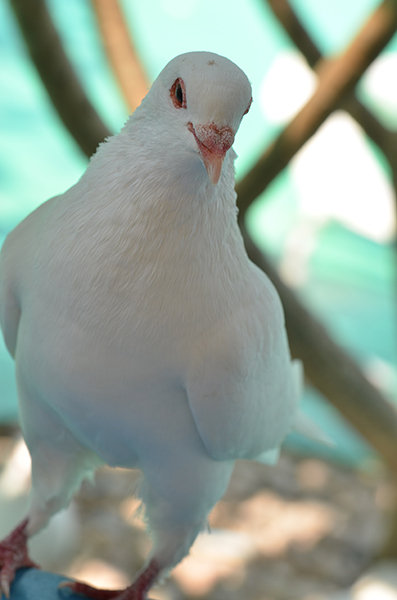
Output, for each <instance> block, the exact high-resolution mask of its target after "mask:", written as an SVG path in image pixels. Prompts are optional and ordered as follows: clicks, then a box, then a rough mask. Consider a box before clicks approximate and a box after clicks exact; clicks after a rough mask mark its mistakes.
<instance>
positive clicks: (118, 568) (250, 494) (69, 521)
mask: <svg viewBox="0 0 397 600" xmlns="http://www.w3.org/2000/svg"><path fill="white" fill-rule="evenodd" d="M15 448H16V441H15V439H14V438H11V437H7V436H3V437H0V464H1V465H3V470H2V472H0V495H1V494H2V493H3V497H1V496H0V500H2V501H3V505H1V506H0V511H1V513H2V515H3V517H4V519H8V520H9V521H10V523H7V529H10V528H11V527H12V526H13V525H14V522H11V520H12V521H14V516H12V517H9V518H8V516H7V515H8V514H9V512H10V511H9V506H8V505H7V503H6V499H5V496H6V495H7V494H6V493H5V492H4V487H5V486H8V487H7V490H8V491H9V488H10V484H9V477H10V475H9V473H8V479H7V481H5V472H6V471H7V470H8V472H10V471H11V472H12V473H13V474H14V478H15V477H17V475H15V473H16V474H18V473H19V472H20V473H21V480H23V481H22V483H21V481H19V484H18V485H19V487H18V485H17V486H16V489H18V490H19V492H18V493H19V495H20V496H26V491H27V483H26V472H25V471H26V469H27V468H28V466H27V467H26V465H25V466H21V459H20V458H19V461H20V462H19V463H16V464H12V465H11V469H10V461H12V460H13V461H14V463H15V460H16V459H15ZM13 452H14V456H13ZM22 462H23V461H22ZM25 462H26V461H25ZM22 472H23V473H24V475H23V476H22ZM137 481H138V478H137V474H136V473H135V472H130V471H126V470H122V469H101V470H100V471H98V473H97V475H96V478H95V482H94V483H87V484H84V486H83V488H82V490H81V491H80V493H79V494H78V496H77V497H76V500H75V501H74V502H73V504H72V506H71V508H70V510H69V511H67V513H65V514H64V515H63V516H62V517H61V518H60V519H59V520H58V521H59V523H58V524H57V525H56V527H52V528H51V527H50V528H48V531H47V532H45V534H43V536H42V539H41V541H40V543H39V544H38V546H40V544H41V549H40V548H39V547H37V550H36V547H34V548H33V550H32V555H33V558H36V556H39V557H40V556H41V555H42V554H43V555H44V556H45V558H44V559H42V562H41V564H42V566H43V567H45V568H47V569H51V570H54V571H58V572H60V573H63V574H65V575H70V576H72V577H76V578H79V579H84V580H86V581H90V582H91V583H94V584H95V585H98V586H104V587H107V586H109V587H119V586H124V585H127V584H128V583H129V582H130V581H131V579H132V577H133V574H134V573H135V572H136V571H137V570H138V569H139V568H140V567H141V566H142V564H143V561H144V558H145V556H146V554H147V552H148V550H149V548H150V540H149V539H148V537H147V535H146V533H145V530H144V526H143V524H142V520H141V518H140V515H139V511H138V508H139V503H138V502H137V501H136V500H135V499H134V497H133V492H134V489H136V486H137ZM7 482H8V483H7ZM2 486H3V489H2ZM394 501H395V498H394V492H393V488H392V485H391V483H390V481H389V480H388V478H387V476H386V474H385V473H384V472H383V470H382V469H381V468H380V467H379V466H376V464H375V463H374V464H373V465H372V467H371V469H367V470H362V471H354V470H350V469H347V468H343V467H341V466H337V465H332V464H330V463H324V462H322V461H320V460H318V459H314V458H301V457H297V456H294V455H291V454H289V453H286V452H284V453H283V455H282V457H281V459H280V462H279V463H278V465H277V466H276V467H265V466H263V465H259V464H256V463H249V462H245V461H242V462H239V463H238V464H237V466H236V469H235V473H234V475H233V478H232V481H231V484H230V486H229V490H228V492H227V494H226V496H225V497H224V499H223V500H222V501H221V502H219V503H218V504H217V506H216V507H215V509H214V510H213V512H212V514H211V515H210V529H211V533H203V534H202V535H201V536H200V537H199V538H198V540H197V541H196V543H195V545H194V546H193V548H192V550H191V553H190V555H189V557H187V558H186V559H185V560H184V561H183V562H182V563H181V564H180V565H179V566H178V567H177V568H176V569H174V571H173V573H172V576H171V577H170V578H169V579H168V580H166V581H165V582H164V583H163V584H162V585H160V586H158V587H156V588H155V589H154V590H153V591H152V593H151V597H152V598H153V599H159V600H171V599H172V600H188V599H189V600H190V599H191V600H193V599H196V600H197V599H201V598H206V599H208V600H226V599H228V600H234V599H236V600H237V599H239V600H241V598H242V597H243V598H244V600H311V598H314V597H315V595H316V594H319V593H322V594H324V593H327V592H333V591H336V590H339V589H341V588H344V587H347V586H349V585H350V584H352V583H353V582H354V581H355V579H356V578H357V577H358V576H359V575H360V574H361V572H362V571H363V570H364V569H365V568H366V567H367V566H368V565H369V564H370V563H371V561H372V560H373V558H374V557H375V556H376V554H377V552H378V551H379V550H380V548H381V547H382V544H383V542H384V541H385V539H386V537H387V532H388V524H389V518H390V513H391V508H392V506H393V503H394ZM12 502H13V504H12V507H15V506H17V505H18V502H19V499H18V498H17V497H15V498H14V500H12ZM4 503H5V504H4ZM10 506H11V505H10ZM7 510H8V512H7ZM10 514H11V513H10ZM54 525H55V523H54ZM3 529H4V525H3ZM46 534H47V536H46ZM54 538H56V539H54ZM59 548H61V549H62V551H61V552H60V551H59ZM43 550H44V552H43ZM45 551H47V553H46V552H45ZM36 553H37V554H36ZM36 560H37V558H36Z"/></svg>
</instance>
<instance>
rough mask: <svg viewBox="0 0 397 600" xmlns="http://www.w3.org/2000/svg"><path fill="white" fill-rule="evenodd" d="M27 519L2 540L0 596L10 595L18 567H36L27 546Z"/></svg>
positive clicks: (0, 544) (0, 548)
mask: <svg viewBox="0 0 397 600" xmlns="http://www.w3.org/2000/svg"><path fill="white" fill-rule="evenodd" d="M27 524H28V520H27V519H25V520H24V521H22V523H20V524H19V525H18V527H16V528H15V529H14V530H13V531H12V532H11V533H10V534H9V535H8V536H7V537H6V538H4V540H2V541H1V542H0V598H1V597H2V596H3V595H4V596H5V597H6V598H9V597H10V586H11V583H12V582H13V580H14V577H15V573H16V571H17V569H20V568H22V567H36V568H38V565H36V564H35V563H34V562H33V561H32V560H31V559H30V557H29V554H28V548H27V539H28V538H27V535H26V526H27Z"/></svg>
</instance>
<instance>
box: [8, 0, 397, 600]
mask: <svg viewBox="0 0 397 600" xmlns="http://www.w3.org/2000/svg"><path fill="white" fill-rule="evenodd" d="M43 6H44V9H45V7H47V10H48V16H49V19H50V23H51V21H52V23H53V25H54V27H55V31H56V35H58V36H59V38H60V39H59V42H60V43H61V44H62V46H63V48H64V50H65V52H66V56H65V57H64V58H65V60H67V61H68V62H69V63H70V65H69V66H70V67H71V72H74V74H75V75H76V76H77V78H78V81H79V85H81V87H82V89H83V92H84V93H85V94H86V96H87V102H89V103H90V104H91V105H92V106H91V108H90V110H91V109H92V111H93V112H94V113H97V116H98V120H99V121H101V123H102V125H103V127H102V129H101V132H102V133H103V132H106V131H109V133H110V132H117V131H118V130H119V129H120V127H121V126H122V125H123V124H124V122H125V120H126V118H127V116H128V114H129V112H130V109H131V107H132V106H133V103H134V102H135V101H136V100H135V99H132V96H133V94H134V90H133V92H131V91H128V90H127V91H126V90H125V88H124V93H123V86H122V85H120V84H122V83H123V78H124V81H125V80H128V78H129V80H130V83H131V80H132V81H133V82H135V83H136V85H135V91H136V92H137V94H138V96H139V94H141V95H142V93H144V90H145V89H146V88H147V86H148V85H150V82H151V81H153V79H154V78H155V77H156V76H157V74H158V73H159V72H160V70H161V69H162V68H163V66H164V65H165V64H166V63H167V62H168V61H169V60H170V59H171V58H173V57H174V56H175V55H177V54H179V53H182V52H187V51H190V50H209V51H213V52H217V53H219V54H222V55H224V56H227V57H228V58H230V59H231V60H233V61H234V62H236V63H237V64H238V65H239V66H240V67H241V68H242V69H243V70H244V71H245V72H246V73H247V75H248V77H249V79H250V80H251V83H252V86H253V100H254V101H253V104H252V108H251V110H250V112H249V114H248V115H247V116H246V118H245V119H244V122H243V124H242V126H241V129H240V131H239V133H238V136H237V140H236V143H235V150H236V151H237V154H238V159H237V162H236V176H237V181H238V184H237V191H238V194H239V202H241V206H240V212H241V214H242V217H243V219H242V221H243V229H244V235H245V237H246V240H248V242H249V244H252V245H253V247H254V248H255V252H256V253H259V256H260V257H261V258H260V260H262V258H264V260H265V259H266V261H269V263H270V265H271V268H272V269H275V273H276V277H277V278H280V280H281V281H282V282H283V283H281V285H284V286H286V287H285V289H286V290H287V291H286V292H285V293H286V294H287V295H286V296H285V298H286V300H285V306H286V312H287V323H288V325H291V330H290V337H291V346H292V350H293V353H294V354H297V355H299V356H300V357H301V358H302V359H303V360H304V362H305V370H306V372H307V374H308V376H309V378H308V382H307V387H306V390H305V395H304V398H303V408H304V411H305V412H306V413H307V414H308V415H309V416H310V417H311V418H312V420H313V421H314V422H315V423H317V424H318V425H319V426H320V427H321V429H322V430H323V431H324V432H325V433H326V434H327V435H328V436H329V437H330V438H331V439H332V440H333V441H334V445H333V446H331V447H328V446H325V445H322V444H319V443H317V442H313V441H309V440H307V439H304V438H302V437H299V436H296V435H295V436H291V437H290V439H288V440H287V443H286V445H285V451H284V452H283V455H282V458H281V462H280V464H279V465H278V466H277V467H276V468H275V469H270V468H266V467H263V466H260V465H255V464H248V463H247V464H246V463H241V464H239V465H238V468H237V469H236V473H235V476H234V478H233V481H232V484H231V487H230V490H229V492H228V494H227V496H226V499H225V500H224V501H222V502H221V503H220V504H219V505H218V506H217V507H216V508H215V510H214V514H213V515H212V516H211V527H212V530H213V531H212V534H211V535H210V536H209V535H206V534H203V536H201V537H200V539H199V540H198V541H197V542H196V544H195V546H194V548H193V550H192V553H191V556H190V557H189V558H187V559H186V560H185V561H184V562H183V563H182V564H181V565H180V566H179V567H178V568H177V569H176V570H175V572H174V574H173V577H172V579H171V580H170V581H169V582H168V583H166V584H165V585H164V586H163V587H161V588H159V589H158V592H157V596H156V594H155V593H153V597H158V598H190V597H191V598H204V597H206V598H226V597H228V598H230V597H236V598H237V596H239V597H241V595H244V596H245V597H246V598H253V599H254V598H255V599H261V600H267V599H269V600H270V599H271V600H283V599H291V600H293V599H298V598H299V599H301V600H302V599H305V600H315V599H316V598H317V599H318V600H320V599H325V598H337V597H338V598H341V596H336V595H335V594H339V593H340V590H341V589H345V588H349V587H350V586H352V585H356V587H355V588H354V589H353V591H351V592H349V593H351V594H353V595H351V596H346V598H348V597H349V598H357V599H359V598H360V599H361V598H364V596H363V595H362V596H360V594H362V593H364V592H362V589H364V588H362V587H360V585H361V583H360V584H357V583H355V582H356V581H357V580H358V579H359V578H360V576H361V574H362V573H363V572H365V570H366V569H367V568H368V566H369V565H371V567H370V568H371V569H372V568H374V569H375V570H376V569H378V568H380V569H381V571H382V569H383V566H384V564H385V562H384V561H385V560H386V558H387V561H388V562H387V564H389V561H393V560H395V558H396V553H397V524H396V523H397V519H396V516H395V515H396V510H395V509H396V506H397V505H396V493H395V483H394V478H395V474H396V470H397V443H396V441H397V438H396V437H395V434H396V432H397V428H396V424H395V423H396V419H397V416H396V415H397V413H396V411H395V405H396V401H397V400H396V399H397V370H396V356H397V345H396V322H395V318H396V285H395V281H396V279H395V274H396V248H395V239H396V219H395V209H396V185H397V85H396V80H397V79H396V77H397V36H395V35H394V32H395V30H396V18H397V17H396V12H397V9H396V8H395V2H394V0H393V1H392V2H390V1H389V0H386V1H385V2H383V3H382V2H379V1H378V0H351V1H350V2H348V3H347V2H345V1H342V0H334V1H333V2H332V3H331V2H325V1H318V0H290V1H289V2H287V1H286V0H271V1H269V2H267V1H266V0H245V1H244V2H243V1H240V0H236V1H233V2H230V0H228V1H227V0H218V1H217V2H214V1H213V0H212V1H210V0H185V1H184V2H178V1H177V0H146V2H138V1H137V0H124V1H122V2H121V1H120V2H118V3H117V2H115V1H114V0H102V2H101V1H99V0H98V1H96V0H93V2H90V0H68V1H67V2H66V1H65V0H47V2H46V3H44V2H42V1H41V0H40V1H39V0H36V1H35V0H27V1H26V2H21V1H20V0H19V1H17V0H13V1H12V2H8V1H6V0H0V89H1V94H0V243H2V242H3V240H4V238H5V236H6V235H7V233H8V232H9V231H10V230H11V229H12V228H13V227H14V226H15V225H16V224H17V223H18V222H19V221H20V220H21V219H22V218H23V217H25V216H26V215H27V214H28V213H29V212H31V211H32V210H33V209H34V208H35V207H36V206H38V205H39V204H40V203H41V202H43V201H44V200H45V199H47V198H49V197H51V196H53V195H56V194H58V193H61V192H63V191H64V190H65V189H67V188H68V187H69V186H71V185H72V184H73V183H74V182H75V181H76V179H78V178H79V177H80V175H81V174H82V173H83V171H84V169H85V167H86V165H87V161H88V158H87V154H90V151H89V150H87V149H86V150H85V151H84V148H83V149H82V145H81V144H79V143H77V142H76V136H73V135H72V134H71V131H72V129H73V127H66V126H65V118H63V119H62V118H60V116H59V113H60V110H59V107H57V106H56V101H55V104H54V102H53V99H54V96H52V100H51V97H50V96H51V92H50V95H48V93H47V91H46V86H45V85H44V84H43V80H44V81H45V80H46V77H48V80H47V84H46V85H47V89H48V88H51V86H53V87H54V85H55V87H56V86H57V85H59V86H60V88H62V86H64V87H65V95H64V101H65V103H66V104H67V102H68V100H67V98H68V95H67V94H68V93H69V92H71V93H72V91H73V90H72V86H71V85H70V82H69V81H68V80H67V79H65V80H64V81H62V73H63V71H62V70H61V68H60V69H59V73H61V75H59V73H58V82H56V83H55V84H54V80H55V81H56V74H57V69H56V68H55V71H54V68H53V67H52V68H53V74H52V76H51V72H50V71H51V68H50V67H49V66H48V69H47V67H46V60H47V61H48V63H50V62H51V61H52V62H54V61H55V62H56V60H57V56H56V54H55V53H54V52H53V51H52V49H51V46H50V45H49V46H48V52H47V58H46V54H45V52H44V55H43V52H41V54H40V53H38V52H35V44H36V49H37V41H36V42H35V41H34V35H35V32H36V35H38V34H37V32H38V31H39V32H40V31H41V29H40V28H41V25H42V23H41V21H42V19H41V17H42V9H43ZM393 6H394V9H393V8H390V7H393ZM29 7H30V8H29ZM32 8H33V11H36V12H33V13H32V12H30V13H29V10H31V9H32ZM118 8H119V9H121V16H122V17H123V19H124V22H123V23H122V25H121V26H120V24H119V25H118V27H119V28H118V29H117V28H116V29H113V32H112V31H110V32H109V28H107V25H109V24H111V23H112V18H114V13H113V16H112V10H113V11H114V10H116V13H117V14H118V15H119V17H120V13H118V12H117V9H118ZM24 9H25V11H26V14H25V15H24V14H23V12H24ZM44 9H43V10H44ZM106 10H110V13H106ZM382 11H383V12H382ZM388 11H389V12H388ZM393 11H394V12H393ZM16 15H19V17H18V18H17V16H16ZM32 15H35V17H34V18H33V17H32ZM382 19H383V20H382ZM116 21H117V19H116ZM20 23H22V29H21V27H20ZM297 23H298V24H299V25H300V27H301V28H300V29H299V27H298V28H297ZM377 23H380V26H379V27H377ZM382 23H385V25H382ZM381 26H383V27H384V31H383V30H381ZM120 27H121V28H120ZM125 28H127V30H128V34H129V36H130V43H131V44H132V46H131V47H130V48H129V52H130V53H131V57H132V58H133V59H134V60H135V61H136V63H137V64H138V67H139V69H138V74H136V75H135V74H134V75H131V76H130V77H129V76H128V68H129V66H128V64H129V63H128V61H127V66H126V65H124V75H123V70H122V69H121V71H120V70H117V62H119V66H120V64H121V63H120V60H118V59H117V56H116V58H114V56H115V53H114V47H115V44H116V42H115V40H116V41H117V39H119V38H118V36H120V38H121V37H122V35H125ZM23 31H24V32H25V33H23ZM363 31H364V34H362V32H363ZM371 32H373V35H374V36H376V35H378V36H379V39H378V40H377V44H375V50H374V49H373V48H371V43H372V38H371V35H370V34H371ZM47 33H48V24H47ZM40 35H41V36H43V35H44V34H43V33H40ZM29 36H33V41H32V37H29ZM112 36H113V38H112ZM360 36H361V37H360ZM24 37H25V38H26V40H24ZM41 39H42V40H43V39H44V38H43V37H42V38H41ZM357 39H359V40H360V44H358V45H357V44H356V45H355V41H356V40H357ZM26 42H27V43H26ZM112 43H113V50H112ZM44 46H45V44H44ZM367 46H368V48H367ZM28 47H29V48H30V52H29V49H28ZM367 50H368V52H367ZM116 51H117V48H116ZM112 52H113V54H112ZM371 52H372V54H371ZM38 56H39V58H37V57H38ZM112 56H113V62H112ZM331 58H332V60H331ZM327 59H329V60H328V61H327ZM37 61H39V63H40V64H39V65H38V64H37ZM331 63H334V64H335V73H334V74H333V73H332V72H331V75H330V77H329V81H328V80H327V73H328V72H329V71H330V69H328V70H327V65H331ZM364 63H365V64H364ZM37 66H38V67H39V71H40V69H41V71H40V73H41V76H40V75H39V73H38V70H37ZM130 67H131V68H132V63H131V65H130ZM47 71H48V73H47V75H46V72H47ZM54 72H55V75H54ZM131 72H132V71H131ZM120 73H121V75H120ZM125 73H127V75H125ZM134 73H135V72H134ZM51 77H52V81H50V82H49V80H50V79H51ZM327 81H328V83H327ZM338 85H340V89H341V91H340V94H339V96H338V97H337V98H335V99H332V94H333V93H334V91H335V89H337V90H339V87H338ZM327 86H328V88H327ZM132 87H133V88H134V86H132ZM321 91H323V97H325V100H322V99H321V98H322V96H321V95H320V93H321ZM60 102H61V103H62V99H61V100H60ZM316 102H317V104H316ZM319 103H320V105H321V106H323V105H327V103H328V107H327V110H326V111H325V113H324V115H323V116H322V117H321V118H320V119H319V120H318V121H317V123H316V125H315V126H313V127H310V123H309V122H310V119H311V118H312V115H313V114H314V113H315V111H316V106H317V105H318V104H319ZM61 112H62V111H61ZM88 112H89V111H88ZM89 114H91V113H89ZM81 116H82V115H80V117H81ZM83 116H84V115H83ZM74 117H76V115H74V116H73V115H72V117H71V120H73V118H74ZM77 120H78V119H77V118H76V122H77ZM87 122H88V119H87ZM308 123H309V124H308ZM291 124H292V126H294V124H295V125H296V126H297V129H295V130H292V133H293V131H295V132H296V131H298V136H297V137H299V131H303V130H304V131H305V132H306V139H305V135H303V137H302V143H300V144H297V145H296V146H295V147H294V136H293V135H291V137H290V138H288V131H289V129H288V127H290V126H291ZM93 128H94V129H95V127H93ZM299 128H300V129H299ZM305 128H306V129H305ZM99 129H100V128H98V131H99ZM91 133H92V132H91ZM283 135H287V137H286V145H287V148H288V147H289V148H293V150H291V152H290V154H291V158H290V160H287V159H286V160H285V161H284V162H285V163H288V164H286V167H285V168H283V167H284V164H283V165H282V166H281V167H280V168H279V169H275V170H274V175H272V174H271V171H272V164H273V163H272V158H274V156H275V155H277V143H276V142H277V140H278V139H280V136H283ZM83 137H84V133H83ZM102 137H103V135H102ZM93 138H95V134H94V135H93ZM100 139H101V135H100V134H99V133H98V139H97V140H96V143H98V142H99V141H100ZM281 139H283V138H282V137H281ZM291 140H292V141H291ZM96 143H95V145H96ZM95 145H94V147H95ZM284 154H285V156H286V155H287V154H288V150H287V151H286V152H284ZM258 161H262V163H260V164H261V167H260V169H258V168H256V165H258ZM281 162H283V159H281ZM258 173H259V175H258ZM269 173H270V175H268V176H267V175H266V174H269ZM261 177H262V178H264V179H266V177H267V181H266V184H265V183H262V184H261V183H259V184H258V186H257V188H258V189H257V192H258V193H256V192H255V193H251V196H250V194H249V193H247V189H249V185H248V184H249V183H250V182H251V181H252V180H253V179H255V181H256V180H261ZM266 264H267V263H266ZM277 281H278V280H277ZM283 289H284V288H283ZM291 298H292V300H291ZM283 299H284V297H283ZM296 303H297V304H296ZM300 306H303V307H304V313H302V312H299V310H298V308H299V307H300ZM317 325H319V326H320V328H319V329H318V328H316V327H317ZM299 332H301V335H299ZM310 332H311V333H310ZM306 333H307V336H308V337H307V338H306ZM310 335H312V337H310ZM319 357H321V362H318V360H319ZM316 361H317V362H316ZM351 373H353V374H354V377H353V378H350V379H349V374H351ZM0 394H1V395H0V398H1V399H0V423H1V428H0V434H1V436H0V464H1V465H2V470H1V471H0V534H1V535H3V534H5V533H7V532H8V530H9V529H11V527H13V526H14V524H15V522H16V520H17V518H20V517H21V516H22V515H23V511H24V505H25V503H26V495H27V491H28V487H29V459H28V456H27V453H26V449H25V448H24V446H23V443H22V442H21V441H20V440H19V438H18V433H17V429H16V423H17V398H16V388H15V382H14V372H13V364H12V361H11V359H10V357H9V356H8V355H7V352H6V350H5V347H4V346H3V345H1V347H0ZM135 485H136V482H135V475H131V474H130V473H128V472H125V471H119V470H116V471H112V472H110V471H108V470H103V471H101V472H100V473H99V474H98V478H97V481H96V483H95V484H92V485H87V486H85V487H84V488H83V490H82V492H81V494H80V495H79V497H78V499H77V500H76V502H74V503H73V505H72V506H71V508H70V509H69V510H68V511H67V512H66V513H64V514H63V515H61V516H60V517H57V518H56V519H54V523H53V525H51V526H50V528H48V530H47V531H46V532H44V533H43V534H42V535H41V536H40V537H39V538H37V540H36V541H35V544H34V553H33V554H34V558H36V559H37V560H38V561H41V563H42V564H43V567H45V568H48V569H56V570H59V571H61V572H63V573H68V574H70V575H72V576H76V577H81V578H84V579H87V580H90V581H92V582H93V583H95V584H97V585H115V586H118V585H124V584H127V583H128V581H129V580H130V578H131V576H132V574H133V572H134V571H135V570H136V569H138V568H139V567H140V566H141V564H142V561H143V559H144V556H145V554H146V552H147V550H148V547H149V541H148V539H147V538H146V536H145V534H144V532H143V527H142V524H141V522H140V520H139V518H138V517H136V516H135V510H136V508H137V505H136V502H135V500H133V499H131V494H132V492H133V490H134V486H135ZM54 536H55V537H56V538H57V540H56V544H55V543H54ZM50 540H51V544H50ZM55 546H56V547H55ZM381 558H382V560H381ZM391 564H393V565H395V564H397V563H393V562H391ZM372 565H375V566H374V567H372ZM379 565H380V566H379ZM395 569H397V567H395ZM393 570H394V567H393ZM386 571H387V569H386ZM382 573H383V571H382ZM376 577H377V576H374V578H372V579H370V583H369V584H366V585H364V587H365V589H366V590H367V591H366V592H365V593H367V594H368V593H370V594H371V593H372V594H375V595H371V596H369V595H367V596H365V598H366V599H367V598H373V599H376V600H383V597H384V598H386V596H382V595H381V593H382V591H379V589H381V588H379V587H378V588H376V584H374V581H375V582H376V581H378V580H377V579H376ZM379 577H380V578H381V579H382V577H383V575H382V576H379ZM387 577H388V575H387ZM382 581H383V579H382ZM371 582H372V583H371ZM357 585H358V587H357ZM371 585H372V586H373V585H375V588H374V589H375V592H373V591H372V592H371V591H370V592H368V589H369V588H368V586H369V587H371ZM379 585H380V584H379ZM385 585H386V584H385ZM390 586H391V587H390V589H389V592H390V593H392V591H390V590H392V584H390ZM386 588H387V585H386ZM371 589H372V588H371ZM394 589H395V590H396V588H394ZM354 590H355V591H354ZM360 590H361V591H360ZM387 598H397V591H396V595H395V596H387Z"/></svg>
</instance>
